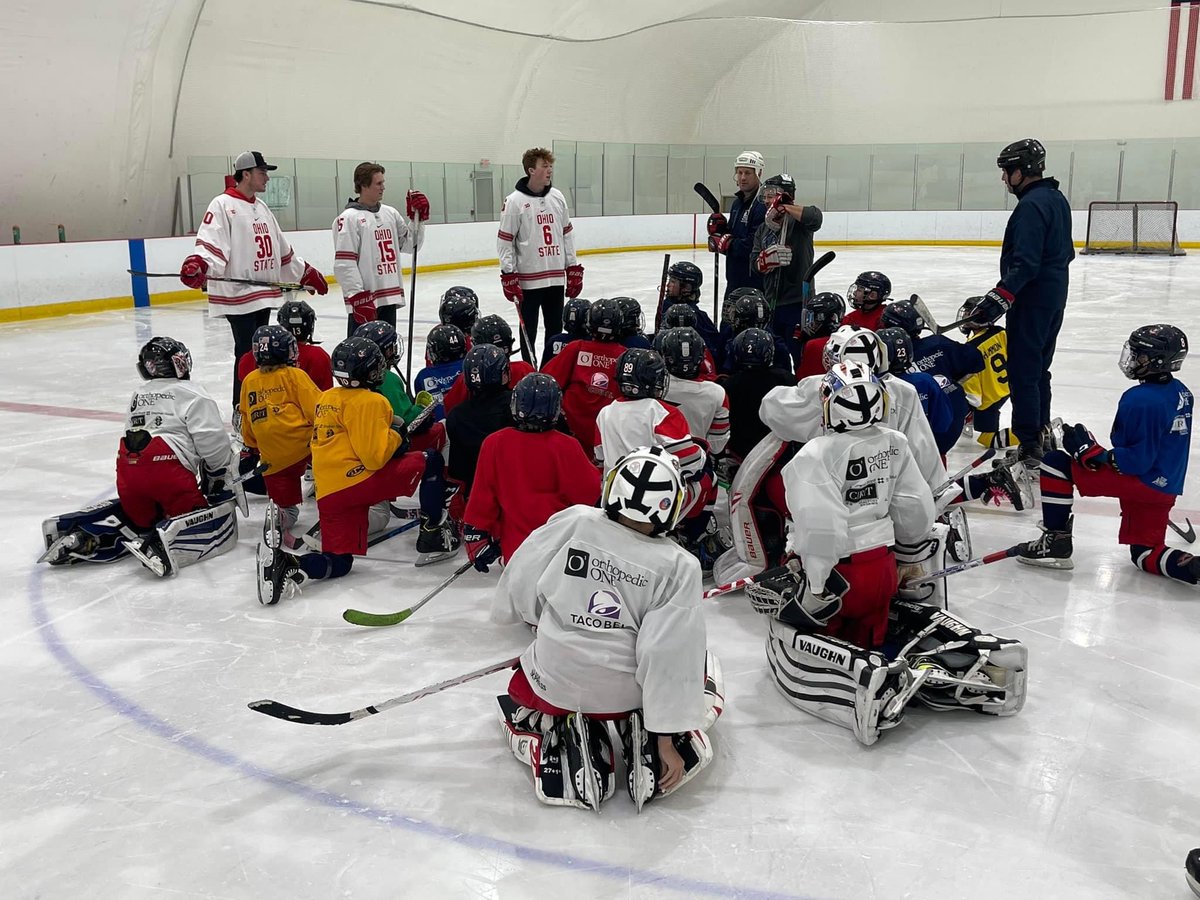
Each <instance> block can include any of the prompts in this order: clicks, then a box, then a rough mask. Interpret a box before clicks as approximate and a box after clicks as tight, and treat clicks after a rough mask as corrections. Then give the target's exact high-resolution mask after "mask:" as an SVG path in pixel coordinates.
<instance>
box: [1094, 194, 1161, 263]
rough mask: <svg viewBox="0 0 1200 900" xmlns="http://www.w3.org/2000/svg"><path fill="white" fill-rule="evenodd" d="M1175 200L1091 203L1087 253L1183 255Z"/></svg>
mask: <svg viewBox="0 0 1200 900" xmlns="http://www.w3.org/2000/svg"><path fill="white" fill-rule="evenodd" d="M1178 212H1179V204H1178V203H1175V202H1174V201H1171V200H1145V201H1132V200H1123V201H1113V200H1096V201H1094V202H1092V203H1089V204H1088V224H1087V244H1086V245H1085V246H1084V248H1083V252H1084V253H1165V254H1170V255H1171V256H1183V255H1184V253H1183V250H1182V249H1181V248H1180V246H1179V234H1178V232H1177V231H1176V218H1177V214H1178Z"/></svg>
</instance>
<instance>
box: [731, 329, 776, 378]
mask: <svg viewBox="0 0 1200 900" xmlns="http://www.w3.org/2000/svg"><path fill="white" fill-rule="evenodd" d="M731 355H732V357H733V367H734V369H737V370H743V369H769V368H771V365H772V363H774V362H775V336H774V335H773V334H771V332H769V331H764V330H763V329H762V328H747V329H746V330H745V331H743V332H741V333H740V334H738V336H737V337H735V338H734V339H733V348H732V351H731Z"/></svg>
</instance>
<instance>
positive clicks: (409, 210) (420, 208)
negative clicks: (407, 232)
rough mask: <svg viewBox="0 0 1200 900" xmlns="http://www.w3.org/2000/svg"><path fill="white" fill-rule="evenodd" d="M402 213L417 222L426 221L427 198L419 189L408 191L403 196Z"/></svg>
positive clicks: (427, 210) (427, 214) (427, 212)
mask: <svg viewBox="0 0 1200 900" xmlns="http://www.w3.org/2000/svg"><path fill="white" fill-rule="evenodd" d="M404 214H405V215H406V216H408V217H409V218H410V219H415V220H416V221H418V222H428V221H429V198H428V197H426V196H425V195H424V194H422V193H421V192H420V191H409V192H408V193H407V194H406V195H405V197H404Z"/></svg>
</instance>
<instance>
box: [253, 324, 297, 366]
mask: <svg viewBox="0 0 1200 900" xmlns="http://www.w3.org/2000/svg"><path fill="white" fill-rule="evenodd" d="M250 340H251V349H252V350H253V351H254V361H255V363H257V364H258V365H260V366H294V365H295V364H296V360H298V359H299V358H300V345H299V344H298V343H296V336H295V335H294V334H292V333H291V332H290V331H288V330H287V329H286V328H284V327H283V326H282V325H262V326H260V327H259V328H257V329H255V331H254V337H253V338H251V339H250Z"/></svg>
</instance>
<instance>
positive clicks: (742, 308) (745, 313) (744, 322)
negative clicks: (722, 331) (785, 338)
mask: <svg viewBox="0 0 1200 900" xmlns="http://www.w3.org/2000/svg"><path fill="white" fill-rule="evenodd" d="M739 292H741V296H739V297H738V298H737V299H736V300H734V301H733V308H732V309H731V310H730V311H729V325H730V327H731V328H732V329H733V333H734V334H737V333H738V332H741V331H745V330H746V329H747V328H766V327H767V325H768V324H770V321H771V308H770V307H769V306H767V298H766V297H764V296H763V292H762V291H760V290H759V289H758V288H738V289H737V290H736V291H734V292H733V293H734V294H736V293H739ZM730 296H731V297H732V296H733V294H730Z"/></svg>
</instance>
